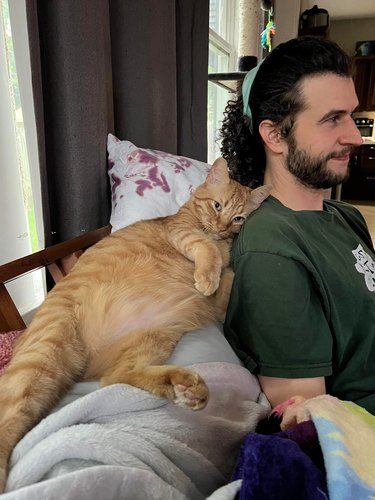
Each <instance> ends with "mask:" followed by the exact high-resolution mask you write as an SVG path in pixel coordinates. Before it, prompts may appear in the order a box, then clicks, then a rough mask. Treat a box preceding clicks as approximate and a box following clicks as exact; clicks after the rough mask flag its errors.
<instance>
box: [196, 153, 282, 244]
mask: <svg viewBox="0 0 375 500" xmlns="http://www.w3.org/2000/svg"><path fill="white" fill-rule="evenodd" d="M271 189H272V187H271V186H268V185H265V186H260V187H259V188H256V189H250V188H249V187H246V186H242V185H241V184H240V183H239V182H237V181H234V180H232V179H230V177H229V173H228V167H227V162H226V161H225V160H224V159H223V158H219V159H217V160H216V161H215V162H214V164H213V165H212V167H211V169H210V171H209V173H208V175H207V178H206V180H205V182H204V184H201V185H200V186H199V187H198V188H197V189H196V190H195V192H194V194H193V197H192V198H193V200H192V201H193V202H194V205H195V212H196V214H197V215H198V217H199V220H200V222H201V225H202V228H203V230H204V231H205V232H207V233H210V234H211V235H212V236H213V237H214V238H215V239H225V238H231V237H233V236H234V235H235V234H237V233H239V231H240V229H241V226H242V224H243V223H244V222H245V220H246V217H247V216H248V215H249V214H250V213H251V212H253V211H254V210H256V209H257V208H258V207H259V206H260V204H261V203H262V202H263V201H264V200H265V199H266V198H267V197H268V195H269V194H270V192H271Z"/></svg>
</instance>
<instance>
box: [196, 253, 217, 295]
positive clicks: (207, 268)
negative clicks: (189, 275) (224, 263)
mask: <svg viewBox="0 0 375 500" xmlns="http://www.w3.org/2000/svg"><path fill="white" fill-rule="evenodd" d="M220 275H221V260H220V261H215V262H211V263H210V262H205V263H204V264H203V265H200V264H199V263H197V262H196V263H195V271H194V280H195V283H194V286H195V288H196V289H197V290H198V291H199V292H201V293H203V295H205V296H207V297H208V296H209V295H212V294H213V293H215V292H216V290H217V289H218V287H219V284H220Z"/></svg>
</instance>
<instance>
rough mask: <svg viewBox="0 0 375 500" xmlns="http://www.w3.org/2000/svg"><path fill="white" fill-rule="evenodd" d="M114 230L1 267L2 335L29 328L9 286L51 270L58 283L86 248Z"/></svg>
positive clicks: (97, 232) (103, 230)
mask: <svg viewBox="0 0 375 500" xmlns="http://www.w3.org/2000/svg"><path fill="white" fill-rule="evenodd" d="M110 232H111V226H109V225H108V226H104V227H101V228H99V229H96V230H95V231H90V232H89V233H85V234H83V235H82V236H77V237H76V238H72V239H71V240H67V241H64V242H63V243H59V244H57V245H53V246H51V247H49V248H46V249H44V250H41V251H39V252H35V253H33V254H30V255H27V256H26V257H21V258H20V259H17V260H13V261H12V262H8V263H7V264H3V265H2V266H0V332H5V331H9V330H22V329H24V328H26V325H25V322H24V321H23V319H22V317H21V315H20V313H19V311H18V309H17V307H16V305H15V304H14V302H13V300H12V298H11V296H10V295H9V292H8V290H7V289H6V287H5V284H6V283H8V282H10V281H12V280H14V279H17V278H18V277H20V276H23V275H24V274H27V273H29V272H31V271H34V270H36V269H41V268H43V267H45V268H47V269H48V271H49V272H50V274H51V276H52V278H53V280H54V282H55V283H57V282H58V281H59V280H60V279H61V278H63V277H64V276H66V275H67V274H68V272H69V271H70V270H71V269H72V267H73V266H74V264H75V263H76V262H77V260H78V258H79V257H80V256H81V255H82V253H83V252H84V251H85V250H86V248H88V247H90V246H91V245H94V244H95V243H96V242H98V241H99V240H101V239H102V238H104V237H105V236H107V235H108V234H110Z"/></svg>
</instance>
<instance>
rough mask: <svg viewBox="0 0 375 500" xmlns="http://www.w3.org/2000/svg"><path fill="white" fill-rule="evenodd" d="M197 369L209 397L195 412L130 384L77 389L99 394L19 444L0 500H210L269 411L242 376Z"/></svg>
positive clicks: (238, 370)
mask: <svg viewBox="0 0 375 500" xmlns="http://www.w3.org/2000/svg"><path fill="white" fill-rule="evenodd" d="M191 367H192V368H194V369H195V370H196V371H198V372H199V373H200V374H201V375H202V377H203V378H204V379H205V381H206V383H207V385H208V387H209V390H210V399H209V403H208V405H207V407H206V408H205V409H204V410H200V411H195V412H194V411H192V410H189V409H185V408H181V407H179V406H176V405H175V404H173V403H169V402H167V401H165V400H163V399H159V398H156V397H154V396H152V395H150V394H149V393H147V392H145V391H142V390H140V389H136V388H134V387H131V386H128V385H124V384H117V385H113V386H110V387H106V388H103V389H97V387H98V386H97V385H96V383H86V384H77V386H76V387H75V392H76V393H77V391H78V394H79V393H80V392H81V393H85V392H86V390H87V387H89V386H90V387H91V389H92V388H95V389H97V390H94V391H93V392H90V393H89V394H86V395H84V396H83V397H79V398H78V399H76V400H74V398H75V397H74V396H73V397H72V396H71V395H70V396H68V397H67V398H66V399H65V403H66V404H65V405H60V406H62V407H60V409H58V410H57V411H55V412H54V413H52V414H51V415H49V416H48V417H47V418H45V419H44V420H43V421H42V422H41V423H40V424H39V425H37V426H36V427H35V428H34V429H33V430H32V431H31V432H29V433H28V434H27V435H26V436H25V437H24V438H23V439H22V441H21V442H20V443H19V444H18V445H17V447H16V448H15V450H14V452H13V454H12V458H11V468H10V474H9V478H8V483H7V490H6V491H7V493H5V494H4V495H2V499H4V500H11V499H12V500H14V499H17V500H23V499H27V500H40V499H43V500H45V499H59V500H63V499H80V500H85V499H87V500H103V499H106V500H110V499H113V500H121V499H129V500H138V499H139V500H147V499H150V500H158V499H160V500H168V499H171V500H172V499H173V500H180V499H181V500H186V499H189V500H190V499H193V500H195V499H197V500H199V499H204V498H207V497H208V496H209V495H210V494H212V493H213V492H214V491H215V490H216V489H218V488H219V487H220V486H222V485H224V484H225V483H226V482H227V481H228V480H229V479H230V475H231V472H232V469H233V466H234V463H235V460H236V457H237V453H238V450H239V447H240V444H241V441H242V439H243V437H244V436H245V434H246V433H248V432H249V431H253V430H254V429H255V426H256V424H257V422H258V421H259V420H260V419H261V418H263V417H265V416H266V415H267V413H268V412H269V406H268V404H267V403H266V402H262V403H260V402H256V399H257V397H258V395H259V387H256V386H255V385H254V378H253V377H252V376H251V375H250V374H249V372H248V371H247V370H246V369H245V368H243V367H241V366H238V365H235V364H231V363H224V362H219V363H215V362H211V363H199V364H197V365H192V366H191ZM90 384H91V385H90ZM92 384H93V385H92ZM73 393H74V392H73Z"/></svg>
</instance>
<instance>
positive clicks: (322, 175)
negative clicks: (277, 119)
mask: <svg viewBox="0 0 375 500" xmlns="http://www.w3.org/2000/svg"><path fill="white" fill-rule="evenodd" d="M287 142H288V147H289V151H288V156H287V158H286V166H287V168H288V170H289V172H291V173H292V174H293V175H294V176H295V177H296V178H297V180H298V181H299V182H300V183H301V184H303V185H305V186H307V187H310V188H313V189H328V188H331V187H334V186H337V185H338V184H341V183H342V182H344V181H345V180H346V179H347V178H348V177H349V168H347V170H346V172H345V173H341V174H338V173H335V172H330V171H329V170H328V166H327V163H328V161H329V160H330V159H331V158H334V157H340V156H345V155H347V154H348V153H350V151H351V148H350V147H346V148H345V149H342V150H341V151H338V152H335V153H331V154H329V155H326V156H323V155H322V156H315V157H314V156H310V155H309V154H308V153H307V152H306V151H304V150H303V149H298V147H297V144H296V141H295V139H294V136H293V135H292V136H290V137H289V138H288V139H287Z"/></svg>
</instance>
